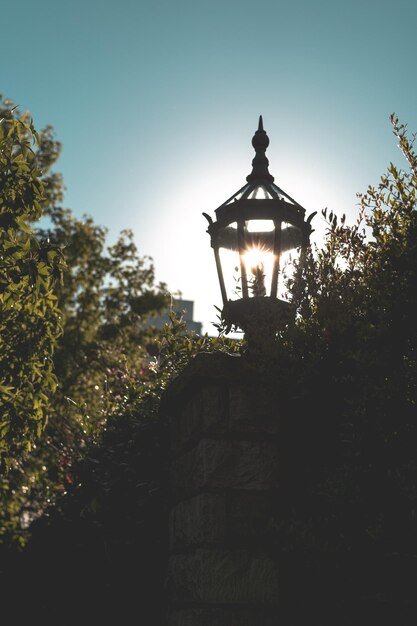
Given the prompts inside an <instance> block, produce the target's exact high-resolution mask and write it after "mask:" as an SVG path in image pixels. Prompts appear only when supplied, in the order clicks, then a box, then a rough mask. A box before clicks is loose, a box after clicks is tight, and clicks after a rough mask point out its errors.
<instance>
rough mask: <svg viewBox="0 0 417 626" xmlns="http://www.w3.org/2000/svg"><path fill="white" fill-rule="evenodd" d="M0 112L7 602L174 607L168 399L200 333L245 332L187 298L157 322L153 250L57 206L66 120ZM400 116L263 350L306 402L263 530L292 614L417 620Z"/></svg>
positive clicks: (14, 608)
mask: <svg viewBox="0 0 417 626" xmlns="http://www.w3.org/2000/svg"><path fill="white" fill-rule="evenodd" d="M1 109H2V113H1V115H0V118H2V119H3V121H2V122H1V124H0V131H1V132H0V141H1V155H0V168H1V169H0V198H1V204H0V329H1V333H0V411H1V415H0V420H1V423H0V446H1V447H0V452H1V455H2V456H1V458H2V476H1V483H0V487H1V491H0V498H1V512H0V517H1V528H0V531H1V539H2V547H1V552H0V581H1V589H2V593H3V594H4V595H3V600H2V607H3V608H2V610H3V611H4V612H7V611H9V612H10V614H11V615H13V616H14V617H15V621H17V623H23V621H24V619H25V617H27V618H29V617H30V619H31V620H32V621H33V620H34V619H35V618H38V619H39V620H41V623H44V624H49V623H51V624H52V623H60V624H66V623H68V624H69V623H71V624H72V623H74V622H75V621H77V623H80V624H95V623H106V621H109V622H110V621H117V622H118V623H122V624H124V623H126V624H128V623H133V622H132V620H131V618H130V617H129V615H135V616H136V621H137V622H138V623H143V624H146V625H147V626H152V625H153V624H155V625H156V624H158V625H159V624H162V623H163V615H164V610H165V609H164V604H163V574H164V563H165V559H166V554H167V530H166V528H167V527H166V515H167V501H168V495H167V464H168V456H169V455H168V451H167V433H166V427H165V424H164V423H163V422H161V420H160V419H159V417H158V407H159V399H160V396H161V393H162V392H163V390H164V389H165V388H166V386H167V384H168V383H169V381H170V380H171V379H172V378H173V377H174V376H175V375H176V374H177V373H178V372H179V371H180V370H181V369H182V368H183V367H184V365H185V364H186V363H187V362H188V361H189V360H190V359H191V358H192V357H193V356H194V355H195V354H196V353H197V352H198V351H201V350H204V351H210V350H224V351H236V350H241V349H242V346H240V345H239V344H236V343H235V342H232V341H228V340H227V339H224V338H222V337H220V338H219V339H215V340H213V339H209V338H207V337H203V338H198V337H196V336H193V335H192V334H187V333H186V332H185V329H184V325H183V324H182V322H181V320H177V319H175V317H174V316H173V317H172V323H171V325H169V326H168V327H167V328H166V329H165V330H164V331H163V332H162V333H156V331H153V330H152V329H149V328H146V327H145V326H144V320H145V319H146V316H147V315H149V314H150V313H152V312H154V311H158V310H161V309H162V308H164V307H166V306H167V299H166V287H165V286H164V285H155V284H154V274H153V266H152V262H151V260H149V259H143V258H141V257H139V256H138V253H137V250H136V248H135V245H134V242H133V239H132V236H131V234H130V233H126V232H125V233H122V234H121V236H120V239H119V240H118V242H117V243H116V244H115V245H114V246H111V247H110V248H106V243H105V239H106V233H105V230H104V229H102V228H101V227H99V226H97V225H96V224H95V223H94V222H93V221H92V220H91V219H90V218H87V217H85V218H83V219H77V218H75V217H74V216H73V215H72V213H71V212H70V211H68V210H64V209H62V208H60V204H61V202H62V199H63V185H62V179H61V177H60V175H58V174H56V173H51V167H52V166H53V165H54V164H55V162H56V160H57V159H58V156H59V150H60V145H59V143H57V142H56V141H55V139H54V137H53V133H52V129H50V128H47V129H45V130H44V131H43V132H41V133H39V135H37V134H36V133H35V131H34V129H33V127H32V125H31V122H30V121H29V118H27V117H23V118H19V116H18V114H17V112H16V111H15V110H13V109H12V105H11V104H10V103H8V102H4V101H3V103H2V105H1ZM392 124H393V130H394V134H395V136H396V138H397V140H398V142H399V146H400V149H401V151H402V153H403V155H404V157H405V161H404V169H398V168H397V167H396V166H394V165H393V164H391V165H390V166H389V168H388V171H387V173H386V174H385V175H384V176H383V177H382V178H381V181H380V183H379V185H378V186H377V187H376V188H373V187H370V188H369V189H368V191H367V192H366V193H365V194H363V195H360V196H359V209H358V218H357V221H356V223H354V224H353V225H351V226H349V225H347V224H346V223H345V220H344V219H343V218H342V219H338V218H337V217H336V215H335V214H333V212H330V213H328V212H327V211H324V212H323V217H324V219H326V221H327V226H328V228H327V234H326V238H325V241H324V242H323V244H322V247H320V249H313V250H311V251H309V253H308V254H307V258H306V262H305V264H304V267H303V268H302V269H301V270H300V271H299V272H298V274H297V276H296V279H295V280H294V284H293V285H292V289H293V292H294V301H295V308H296V313H297V314H296V316H295V319H294V322H293V323H292V324H290V325H289V326H288V328H286V329H285V330H284V331H283V332H281V333H280V334H279V336H278V337H277V340H276V344H275V345H274V346H271V351H270V354H267V355H265V358H264V361H263V362H262V363H258V365H257V366H258V368H259V367H260V368H264V371H265V375H266V376H268V377H271V376H272V377H273V378H274V379H275V380H276V381H279V384H280V385H282V388H283V389H286V393H287V397H288V400H289V402H288V406H289V408H290V410H289V414H288V419H287V420H286V421H285V424H284V426H283V432H282V438H283V442H284V445H283V450H282V455H283V457H282V458H283V460H282V463H283V470H284V473H283V475H284V476H285V481H283V494H282V502H280V505H279V515H277V516H276V518H275V519H273V520H271V525H270V530H269V535H268V542H269V545H270V546H271V547H272V549H273V550H274V552H275V554H276V557H277V559H278V560H279V561H280V563H282V572H283V574H282V580H283V582H282V585H283V592H282V595H283V608H282V615H281V617H280V619H281V621H282V623H283V624H286V625H288V626H289V625H290V624H304V623H307V622H306V621H305V620H306V619H307V618H306V615H308V616H309V618H308V619H309V621H308V623H311V622H313V623H321V624H325V623H326V624H327V623H329V624H352V625H353V624H355V625H356V624H361V623H366V624H381V623H382V624H384V623H386V624H394V623H395V624H398V625H403V626H405V625H408V624H410V625H411V624H415V623H416V619H417V606H416V599H415V593H414V590H415V588H416V583H417V572H416V567H417V524H416V507H417V471H416V470H417V454H416V449H417V425H416V419H417V411H416V372H417V363H416V349H417V326H416V319H417V212H416V190H417V156H416V154H415V152H414V150H413V146H412V141H411V140H410V139H409V138H408V136H407V133H406V128H405V127H404V126H402V125H401V124H399V123H398V120H396V119H395V117H392ZM32 139H35V143H33V141H32ZM42 214H43V215H46V216H48V221H47V222H46V224H47V225H46V226H45V225H43V226H39V223H38V222H37V221H36V220H37V219H38V218H39V217H40V216H41V215H42ZM12 304H13V306H12ZM243 348H244V346H243ZM151 355H154V356H151ZM30 522H31V523H30ZM19 620H20V621H19ZM315 620H316V621H315ZM280 623H281V622H280Z"/></svg>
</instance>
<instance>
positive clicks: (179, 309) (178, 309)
mask: <svg viewBox="0 0 417 626" xmlns="http://www.w3.org/2000/svg"><path fill="white" fill-rule="evenodd" d="M170 311H174V312H175V313H176V314H177V315H182V318H183V320H184V322H185V323H186V326H187V330H193V331H194V332H195V333H197V335H201V328H202V324H201V322H195V321H194V320H193V316H194V302H193V301H192V300H173V301H172V306H171V308H170V309H167V311H165V312H164V313H162V314H161V315H158V317H151V318H150V319H149V320H148V321H147V325H148V326H155V327H156V328H163V326H164V324H168V323H169V313H170Z"/></svg>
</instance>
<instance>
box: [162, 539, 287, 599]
mask: <svg viewBox="0 0 417 626" xmlns="http://www.w3.org/2000/svg"><path fill="white" fill-rule="evenodd" d="M167 589H168V594H169V597H170V598H171V602H173V603H174V604H175V603H178V604H184V603H185V604H187V603H199V602H200V603H204V604H217V605H219V604H220V605H221V604H224V605H234V604H235V605H253V604H261V605H276V604H277V603H278V600H279V589H278V571H277V566H276V563H275V562H274V561H273V560H272V559H270V558H269V557H268V556H266V555H264V554H256V553H251V552H249V551H247V550H235V551H230V550H207V549H198V550H196V551H195V552H194V553H192V554H179V555H173V556H171V558H170V560H169V567H168V576H167Z"/></svg>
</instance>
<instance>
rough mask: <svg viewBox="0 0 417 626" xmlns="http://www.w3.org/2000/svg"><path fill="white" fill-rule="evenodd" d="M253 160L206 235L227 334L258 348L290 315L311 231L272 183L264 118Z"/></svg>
mask: <svg viewBox="0 0 417 626" xmlns="http://www.w3.org/2000/svg"><path fill="white" fill-rule="evenodd" d="M252 145H253V147H254V149H255V157H254V159H253V161H252V167H253V169H252V172H251V174H249V176H247V178H246V180H247V183H246V184H245V185H244V186H243V187H242V188H241V189H239V191H237V192H236V193H235V194H233V196H232V197H231V198H229V199H228V200H226V202H224V203H223V204H222V205H221V206H220V207H219V208H218V209H216V211H215V213H216V221H215V222H214V221H213V220H212V219H211V217H210V216H209V215H207V214H206V213H203V215H204V216H205V217H206V219H207V220H208V222H209V226H208V229H207V232H208V233H209V235H210V237H211V246H212V248H213V250H214V257H215V261H216V266H217V272H218V277H219V283H220V291H221V295H222V299H223V311H222V317H223V319H224V320H225V321H226V324H227V326H228V329H230V328H232V327H236V328H240V329H242V330H243V331H244V332H245V336H246V337H247V338H248V341H249V343H250V341H252V343H254V342H255V341H256V337H258V336H259V335H260V334H262V336H263V339H264V341H265V340H269V339H270V338H271V337H272V338H273V336H275V334H276V332H277V331H278V330H279V329H280V328H282V327H283V325H285V324H286V323H287V322H288V320H289V317H290V315H291V314H292V313H291V311H292V307H291V295H290V284H291V280H292V278H293V274H294V271H295V268H296V267H299V260H300V256H301V257H302V255H303V252H304V251H305V250H306V248H307V246H308V243H309V237H310V234H311V232H312V228H311V226H310V222H311V219H312V218H313V216H314V215H315V213H313V214H311V215H310V216H309V217H308V219H307V220H305V209H303V207H302V206H301V205H300V204H298V202H296V201H295V200H293V198H291V197H290V196H289V195H288V194H287V193H285V192H284V191H283V190H282V189H280V188H279V187H278V186H277V185H275V184H274V177H273V176H271V174H270V173H269V170H268V165H269V161H268V159H267V157H266V155H265V152H266V149H267V147H268V145H269V138H268V135H267V134H266V132H265V131H264V129H263V123H262V116H260V118H259V126H258V130H257V131H256V132H255V135H254V136H253V139H252Z"/></svg>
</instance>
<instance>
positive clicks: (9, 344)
mask: <svg viewBox="0 0 417 626" xmlns="http://www.w3.org/2000/svg"><path fill="white" fill-rule="evenodd" d="M36 142H38V143H39V135H38V134H37V133H36V131H35V129H34V126H33V123H32V121H31V120H30V118H29V116H28V115H27V114H23V115H19V114H18V113H17V110H16V109H15V108H13V106H12V104H11V103H10V102H8V101H4V102H3V103H2V102H1V100H0V468H1V472H2V473H4V472H5V470H7V469H8V468H9V467H10V465H11V463H12V460H13V459H14V460H19V459H21V458H22V456H23V455H24V454H25V453H26V452H28V451H30V450H31V449H32V447H33V445H34V443H35V442H36V441H37V440H38V438H39V437H40V435H41V434H42V432H43V430H44V427H45V425H46V423H47V418H48V410H49V408H50V396H51V393H52V392H53V391H54V390H55V388H56V384H57V381H56V377H55V376H54V374H53V362H52V360H53V351H54V348H55V345H56V341H57V338H58V336H59V335H60V333H61V325H60V319H59V309H58V306H57V296H56V295H55V292H56V288H57V285H58V284H59V282H60V280H61V275H62V269H63V257H62V251H61V248H60V247H59V246H58V245H53V244H51V243H49V242H46V241H42V240H41V239H40V238H39V237H38V236H37V235H36V234H35V233H34V231H33V230H32V229H31V227H30V223H31V222H33V221H35V220H36V219H38V218H39V217H40V215H41V212H42V209H41V203H42V200H43V194H44V185H43V183H42V180H41V174H40V169H39V166H40V164H39V160H38V158H37V155H36V149H34V147H33V144H34V143H36Z"/></svg>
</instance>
